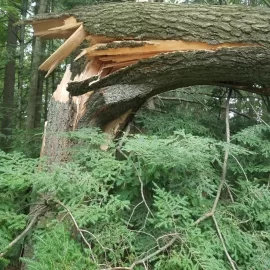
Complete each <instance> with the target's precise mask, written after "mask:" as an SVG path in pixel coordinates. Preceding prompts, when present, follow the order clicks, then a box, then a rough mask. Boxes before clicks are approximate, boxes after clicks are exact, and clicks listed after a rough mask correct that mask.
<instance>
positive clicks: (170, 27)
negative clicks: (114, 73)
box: [32, 3, 270, 46]
mask: <svg viewBox="0 0 270 270" xmlns="http://www.w3.org/2000/svg"><path fill="white" fill-rule="evenodd" d="M68 16H74V17H75V18H76V19H77V20H78V21H79V22H83V23H84V27H85V30H86V31H87V32H88V33H89V34H90V35H96V36H106V37H113V38H117V39H119V38H120V39H121V38H125V39H126V38H132V39H137V40H149V39H161V40H173V39H176V40H185V41H201V42H206V43H209V44H217V43H225V42H230V43H232V42H236V43H254V44H261V45H265V46H267V45H268V46H269V44H270V32H269V31H268V29H269V28H270V21H269V17H270V11H269V10H267V9H263V8H250V7H244V6H199V5H173V4H161V3H124V4H119V3H115V4H105V5H95V6H88V7H85V6H84V7H81V8H78V9H74V10H71V11H69V12H66V13H62V14H45V15H41V16H38V17H35V18H33V19H32V20H34V21H42V20H43V21H48V20H49V19H65V18H66V17H68ZM157 29H158V31H157Z"/></svg>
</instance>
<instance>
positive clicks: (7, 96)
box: [1, 13, 18, 150]
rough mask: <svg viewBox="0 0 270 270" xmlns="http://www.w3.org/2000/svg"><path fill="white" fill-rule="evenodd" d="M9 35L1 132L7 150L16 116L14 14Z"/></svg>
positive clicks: (10, 16)
mask: <svg viewBox="0 0 270 270" xmlns="http://www.w3.org/2000/svg"><path fill="white" fill-rule="evenodd" d="M8 17H9V20H8V34H7V55H8V60H7V63H6V66H5V78H4V89H3V103H2V110H3V111H2V115H3V119H2V124H1V132H2V134H4V135H5V136H7V137H6V138H2V147H3V149H5V150H8V149H9V144H10V138H9V137H8V136H10V135H11V131H12V127H13V116H14V113H15V111H14V90H15V73H16V71H15V52H16V46H17V30H18V29H17V27H15V26H14V25H13V24H14V23H15V22H16V21H17V18H16V16H15V15H14V14H13V13H9V14H8Z"/></svg>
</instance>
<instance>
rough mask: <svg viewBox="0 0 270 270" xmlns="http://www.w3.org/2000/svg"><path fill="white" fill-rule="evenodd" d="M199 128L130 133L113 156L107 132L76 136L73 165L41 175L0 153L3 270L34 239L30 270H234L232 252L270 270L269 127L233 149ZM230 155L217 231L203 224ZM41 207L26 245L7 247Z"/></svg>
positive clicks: (242, 261) (238, 138) (242, 137)
mask: <svg viewBox="0 0 270 270" xmlns="http://www.w3.org/2000/svg"><path fill="white" fill-rule="evenodd" d="M153 123H154V122H153ZM183 123H184V122H183ZM179 125H180V122H179ZM199 125H200V123H199V122H198V121H197V124H196V125H194V127H195V128H196V130H195V132H193V130H192V126H193V124H192V123H190V125H189V126H188V127H189V128H188V131H185V130H184V129H182V128H180V129H179V128H175V129H172V130H170V132H169V133H168V134H166V136H164V135H162V134H156V135H153V133H152V132H148V135H147V134H144V135H141V134H137V135H130V134H127V136H124V137H123V138H122V139H121V142H118V144H114V143H111V144H110V148H109V150H108V151H101V150H100V144H102V143H103V142H104V141H106V139H105V138H104V137H103V135H102V134H101V133H100V132H99V131H97V130H89V129H87V130H81V131H80V132H76V133H72V134H70V137H71V139H72V140H74V141H78V142H79V144H78V147H76V148H74V149H73V157H74V158H73V160H74V161H73V162H70V163H68V164H64V165H62V166H61V167H60V166H57V165H55V166H54V167H53V169H52V168H50V169H48V170H45V168H44V166H45V165H43V168H44V170H43V171H41V170H37V169H36V167H37V161H36V160H31V159H28V158H25V157H24V156H22V155H21V154H18V153H11V154H5V153H3V152H0V189H1V193H0V194H1V195H0V196H1V203H0V220H1V222H0V250H1V252H4V253H5V255H4V256H2V258H1V260H0V264H1V267H2V268H3V269H4V267H5V265H8V263H9V262H12V260H14V258H15V257H16V256H18V255H20V254H22V253H21V247H22V245H23V244H24V241H27V242H28V245H30V244H31V245H32V246H33V251H32V255H31V256H30V257H29V256H28V258H24V259H23V261H24V263H25V264H26V265H27V267H28V268H27V269H31V270H34V269H40V270H49V269H93V270H94V269H114V268H115V267H126V268H122V269H138V270H139V269H157V270H158V269H159V270H174V269H175V270H177V269H192V270H196V269H231V265H230V263H229V261H228V258H227V256H226V254H225V251H226V252H228V254H229V255H230V256H231V258H232V260H233V262H234V263H235V267H237V268H238V269H243V270H244V269H258V270H263V269H265V270H266V269H267V270H268V269H270V248H269V246H270V233H269V232H270V190H269V173H270V166H269V164H270V162H269V161H270V143H269V138H270V130H269V127H268V126H267V125H263V124H260V125H253V126H250V127H248V128H246V129H243V130H241V131H240V132H238V133H236V134H235V135H233V137H232V141H231V144H230V145H228V144H226V143H224V142H222V141H220V140H218V139H217V138H215V136H210V135H211V134H209V130H208V129H206V128H205V127H204V126H203V123H201V126H199ZM148 126H150V125H148ZM203 132H206V133H207V134H208V135H209V136H206V135H205V136H203V134H202V133H203ZM192 134H193V135H192ZM194 134H195V135H194ZM216 137H218V136H216ZM107 143H108V142H107ZM120 145H121V147H120ZM226 149H229V153H230V156H229V162H228V172H227V179H226V185H225V186H224V187H223V189H222V193H221V197H220V199H219V203H218V206H217V209H216V212H215V220H216V222H217V224H215V223H214V220H213V219H212V218H206V219H205V220H203V221H202V222H200V223H199V224H197V225H195V224H194V222H195V221H196V220H197V219H198V218H200V217H201V216H203V215H204V214H205V213H208V212H209V211H210V210H211V208H212V206H213V202H214V200H215V197H216V194H217V190H218V186H219V183H220V178H221V170H222V169H221V167H222V163H223V155H224V151H225V150H226ZM116 157H117V158H116ZM39 162H42V161H39ZM42 207H44V208H46V211H45V212H42V215H40V216H39V218H38V222H37V225H36V226H33V227H32V228H31V230H32V233H31V234H30V233H29V232H28V233H27V234H28V238H27V239H24V240H23V238H22V239H20V241H18V242H17V243H16V244H15V245H14V246H12V247H11V248H9V249H7V246H8V244H9V243H10V242H11V241H12V240H13V239H14V238H15V237H16V236H18V235H20V233H21V232H22V231H23V230H24V228H25V227H26V225H27V224H29V222H31V220H32V219H33V217H34V216H35V214H36V213H39V209H40V208H42ZM29 211H30V214H27V213H29ZM218 231H220V233H221V235H222V239H223V241H224V245H225V248H224V245H223V243H222V241H221V238H220V235H219V234H218ZM115 269H116V268H115ZM118 269H121V268H118Z"/></svg>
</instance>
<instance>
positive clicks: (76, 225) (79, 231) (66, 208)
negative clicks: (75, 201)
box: [55, 200, 97, 263]
mask: <svg viewBox="0 0 270 270" xmlns="http://www.w3.org/2000/svg"><path fill="white" fill-rule="evenodd" d="M55 202H56V203H57V204H59V205H61V206H62V207H63V208H64V209H65V210H66V211H67V212H68V214H69V216H70V218H71V219H72V221H73V223H74V226H75V228H76V230H77V231H78V233H79V234H80V235H81V237H82V239H83V241H84V243H85V244H86V245H87V246H88V248H89V250H90V252H91V257H92V260H93V261H94V262H95V263H97V261H96V259H95V257H94V255H93V252H92V248H91V245H90V244H89V243H88V241H87V240H86V238H85V237H84V235H83V233H82V230H81V229H80V228H79V226H78V223H77V221H76V219H75V218H74V217H73V215H72V213H71V212H70V210H69V209H68V207H67V206H65V205H64V204H63V203H62V202H60V201H58V200H55Z"/></svg>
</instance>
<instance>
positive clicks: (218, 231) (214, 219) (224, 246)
mask: <svg viewBox="0 0 270 270" xmlns="http://www.w3.org/2000/svg"><path fill="white" fill-rule="evenodd" d="M212 219H213V221H214V223H215V226H216V230H217V233H218V237H219V239H220V241H221V243H222V246H223V249H224V252H225V254H226V257H227V259H228V261H229V262H230V264H231V267H232V269H233V270H237V269H236V267H235V263H234V261H233V260H232V258H231V256H230V254H229V252H228V250H227V248H226V245H225V242H224V239H223V236H222V234H221V231H220V229H219V226H218V223H217V220H216V217H215V215H213V216H212Z"/></svg>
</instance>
